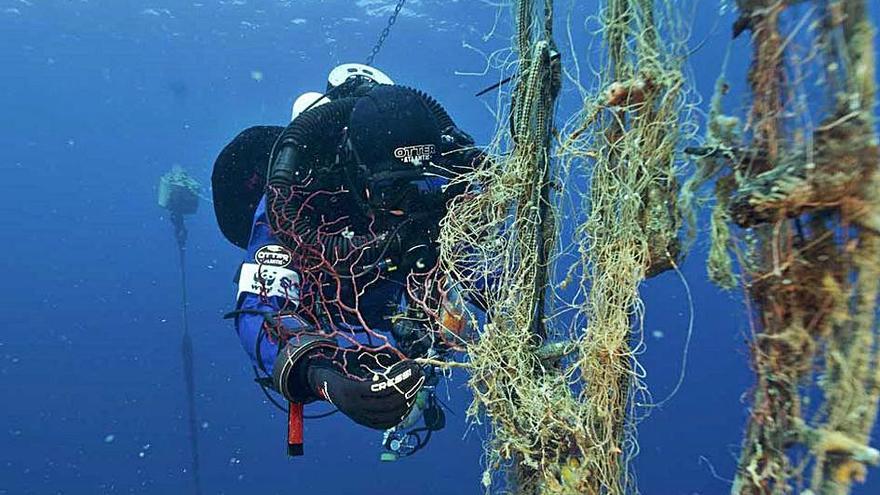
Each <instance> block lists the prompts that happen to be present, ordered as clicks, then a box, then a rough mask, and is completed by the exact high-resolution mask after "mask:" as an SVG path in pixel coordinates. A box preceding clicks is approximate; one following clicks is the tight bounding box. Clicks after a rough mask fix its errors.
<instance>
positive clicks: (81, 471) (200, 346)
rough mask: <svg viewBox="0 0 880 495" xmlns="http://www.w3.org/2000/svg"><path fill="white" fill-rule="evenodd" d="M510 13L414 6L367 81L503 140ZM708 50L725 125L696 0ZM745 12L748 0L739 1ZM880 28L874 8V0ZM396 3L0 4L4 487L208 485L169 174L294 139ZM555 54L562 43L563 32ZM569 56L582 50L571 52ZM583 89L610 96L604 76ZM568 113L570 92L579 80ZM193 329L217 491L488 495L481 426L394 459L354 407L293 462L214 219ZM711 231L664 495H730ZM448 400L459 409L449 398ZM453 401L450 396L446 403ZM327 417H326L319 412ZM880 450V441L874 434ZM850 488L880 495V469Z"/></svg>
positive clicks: (662, 311) (712, 26)
mask: <svg viewBox="0 0 880 495" xmlns="http://www.w3.org/2000/svg"><path fill="white" fill-rule="evenodd" d="M505 3H506V2H505V1H504V0H498V1H494V0H492V1H489V0H484V1H476V0H458V1H455V0H452V1H449V0H409V2H408V3H407V5H406V7H405V9H404V10H403V12H402V13H401V16H400V18H399V19H398V22H397V24H396V25H395V26H394V29H393V30H392V31H391V34H390V36H389V38H388V40H387V42H386V44H385V46H384V48H383V49H382V51H381V53H380V54H379V56H378V57H377V59H376V63H375V65H376V66H377V67H379V68H381V69H382V70H384V71H385V72H387V73H388V74H390V75H391V76H392V77H393V78H394V79H395V80H396V81H397V82H398V83H400V84H405V85H409V86H415V87H418V88H421V89H423V90H425V91H427V92H428V93H430V94H431V95H433V96H434V97H435V98H436V99H438V100H439V101H440V102H441V103H442V104H443V105H444V106H445V107H446V109H447V110H448V111H449V113H450V114H451V115H452V116H453V117H454V118H455V119H456V121H457V122H458V124H459V125H460V126H461V127H462V128H464V129H465V130H467V131H468V132H470V133H471V134H473V135H474V136H475V138H476V139H477V141H478V143H486V142H487V141H488V140H489V139H490V137H491V136H492V135H493V133H494V130H495V127H496V123H495V116H494V115H493V114H492V112H491V110H492V109H493V108H494V102H495V99H494V98H493V96H491V95H490V96H486V97H482V98H477V97H475V96H474V94H475V93H476V92H477V91H479V90H480V89H482V88H483V87H485V86H487V85H489V84H492V83H493V82H497V81H498V80H499V79H500V78H502V77H504V76H505V75H507V74H503V73H502V72H500V71H498V70H496V69H494V68H491V69H490V70H488V71H486V70H485V69H486V60H485V55H486V54H489V53H491V52H493V51H495V50H498V49H503V48H506V47H509V46H510V35H511V33H512V30H513V27H512V24H511V20H510V19H511V18H510V9H509V6H508V7H505V6H504V4H505ZM688 3H689V4H690V5H693V4H694V3H695V4H696V7H695V8H694V9H693V13H692V14H688V17H689V21H688V22H689V23H690V24H691V25H692V27H691V29H692V36H691V41H690V44H691V47H692V49H693V55H692V58H691V68H692V75H693V77H694V82H695V86H696V89H697V90H698V91H699V93H700V94H702V95H703V99H704V101H703V102H702V103H701V105H700V106H701V108H702V109H704V110H705V109H707V107H708V99H709V96H710V95H711V91H712V87H713V84H714V80H715V78H716V77H717V75H718V72H719V70H720V67H721V60H722V59H723V57H724V53H725V50H726V49H727V47H728V44H730V43H731V41H730V26H731V24H732V23H733V21H734V20H735V18H736V15H735V14H732V13H730V12H729V10H728V11H726V12H724V13H722V14H719V12H720V11H721V10H722V9H721V8H720V6H719V4H718V3H717V2H714V1H704V0H699V1H695V2H688ZM727 3H734V2H732V1H731V2H727ZM869 3H871V4H872V8H873V9H874V10H873V12H872V15H873V16H874V18H875V19H877V15H878V7H877V3H876V2H874V1H873V0H872V1H871V2H869ZM597 6H598V3H597V2H596V1H595V0H580V1H575V0H572V1H568V0H560V1H558V2H557V14H558V15H557V17H558V19H557V20H558V22H559V23H560V26H562V25H563V23H564V22H565V20H566V19H571V22H570V26H571V33H572V34H571V40H573V42H574V44H575V50H577V51H578V53H590V50H595V49H597V47H598V43H599V42H598V38H596V37H595V33H593V32H592V31H591V30H590V29H589V28H588V27H585V24H584V23H583V19H584V17H585V16H586V15H588V14H593V13H595V12H596V9H597ZM392 8H393V2H392V1H391V0H357V1H347V0H328V1H316V0H287V1H282V0H263V1H257V0H199V1H193V0H187V1H183V0H127V1H121V0H119V1H111V0H0V144H2V147H0V149H2V150H3V151H2V153H0V172H2V174H0V188H2V194H0V239H2V243H0V246H2V247H0V259H2V262H0V268H2V275H0V280H2V284H0V300H2V301H3V306H2V307H3V312H2V314H3V315H4V318H3V323H2V325H0V328H2V331H0V495H24V494H40V495H42V494H129V493H132V494H166V495H167V494H190V493H194V492H193V488H192V477H191V472H190V469H191V468H190V466H191V461H190V448H189V447H190V444H189V442H188V440H187V438H188V433H187V419H186V395H185V385H184V378H183V368H182V361H181V350H180V347H181V335H182V319H181V311H180V294H181V292H180V291H181V287H180V279H179V266H178V258H177V251H176V245H175V241H174V236H173V232H172V228H171V225H170V223H169V219H168V217H167V216H166V214H165V211H164V210H162V209H161V208H160V207H159V206H158V205H157V184H158V181H159V177H160V176H161V175H162V174H163V173H165V172H166V171H168V170H169V169H170V168H171V167H172V166H174V165H180V166H182V167H185V168H186V169H187V170H188V171H189V172H190V173H191V174H192V175H193V176H194V177H195V178H197V179H198V180H199V181H201V182H202V183H203V184H204V185H205V196H206V197H209V196H210V191H208V189H207V186H208V184H209V183H210V175H211V167H212V164H213V162H214V159H215V157H216V156H217V154H218V152H219V151H220V150H221V149H222V147H223V146H224V145H225V144H226V143H227V142H228V141H229V140H230V139H231V138H232V137H233V136H235V135H236V134H237V133H238V132H239V131H240V130H242V129H244V128H246V127H249V126H252V125H258V124H265V125H286V124H287V122H288V120H289V116H290V107H291V103H292V101H293V99H294V98H295V97H296V96H298V95H299V94H301V93H302V92H304V91H309V90H312V91H322V90H323V88H324V83H325V80H326V74H327V72H328V71H329V70H330V69H331V68H332V67H334V66H335V65H337V64H339V63H343V62H350V61H355V62H360V61H363V60H364V59H365V57H366V56H367V54H368V52H369V49H370V47H371V46H372V45H373V43H374V41H375V39H376V37H377V35H378V33H379V32H380V31H381V29H382V28H383V27H384V25H385V23H386V19H387V17H388V14H389V13H390V10H391V9H392ZM557 34H558V39H559V40H560V44H561V45H563V46H567V43H568V41H567V39H568V35H567V34H566V32H565V30H564V29H563V28H562V27H560V28H559V29H558V32H557ZM732 49H733V50H734V54H735V56H734V57H733V59H732V60H731V63H730V67H729V70H728V79H729V80H730V81H731V85H732V88H733V89H732V92H731V94H730V95H729V96H728V99H727V101H726V103H727V104H728V105H729V107H728V109H729V110H731V111H735V110H736V109H737V108H742V106H743V104H744V103H745V102H746V93H745V91H744V87H745V84H744V82H745V77H746V71H747V67H746V58H747V57H746V56H747V54H748V53H749V40H748V36H746V35H744V36H741V37H740V39H737V40H736V41H735V42H733V45H732ZM564 52H565V53H570V48H565V49H564ZM582 79H583V81H582V82H583V83H584V84H585V85H586V86H587V87H589V86H590V85H591V84H594V83H595V81H592V80H591V79H590V76H589V71H587V70H584V71H583V73H582ZM565 88H566V89H565V91H566V93H565V95H566V96H565V98H567V99H568V100H567V101H568V102H569V103H567V104H563V105H561V107H560V109H559V111H560V113H561V114H565V115H567V114H568V113H570V112H571V111H572V110H573V107H572V106H571V103H570V102H571V101H576V93H574V92H573V91H574V90H573V89H572V87H571V85H570V84H568V83H566V87H565ZM187 226H188V229H189V242H188V248H187V260H186V262H187V270H188V275H189V279H188V289H189V324H190V331H191V334H192V336H193V339H194V366H195V368H194V371H195V387H196V390H197V395H196V405H197V409H198V427H199V430H198V435H199V442H200V450H199V453H200V462H201V471H202V478H203V479H202V484H203V488H204V493H206V494H229V495H232V494H286V495H289V494H358V495H373V494H375V495H380V494H395V495H398V494H425V495H428V494H476V493H481V487H480V475H481V473H482V464H481V461H482V457H481V452H482V451H481V448H482V442H483V440H484V437H485V433H486V431H485V429H484V428H483V427H481V426H478V425H476V426H471V427H469V426H468V424H467V423H466V421H465V414H464V410H465V408H466V406H467V405H468V403H469V400H470V399H469V393H468V391H467V389H466V387H464V385H463V383H464V375H463V374H462V373H460V372H459V373H457V374H456V375H455V376H454V378H453V379H452V380H451V381H450V382H449V383H448V384H447V385H445V386H442V387H441V392H442V394H443V397H444V399H447V400H446V401H447V402H448V403H449V405H450V406H451V407H452V408H453V410H454V411H455V415H450V416H449V417H448V422H449V425H448V427H447V428H446V429H445V430H444V431H442V432H441V433H440V434H436V435H434V438H433V440H432V442H431V444H430V445H429V447H428V448H427V449H426V450H424V451H422V452H420V453H419V454H417V455H415V456H413V457H411V458H408V459H405V460H402V461H399V462H396V463H381V462H380V461H379V453H380V451H381V447H380V440H381V438H380V434H379V433H377V432H374V431H371V430H367V429H364V428H362V427H359V426H357V425H355V424H354V423H352V422H351V421H349V420H348V419H347V418H345V417H342V416H341V415H336V416H333V417H330V418H328V419H324V420H319V421H311V422H307V425H306V431H305V437H306V438H305V442H306V446H305V449H306V455H305V456H304V457H301V458H296V459H288V458H287V457H286V456H285V428H286V418H285V417H284V415H283V414H279V413H278V412H276V411H275V409H273V408H272V407H271V406H270V405H269V404H267V402H266V401H265V399H264V397H263V395H262V393H261V392H260V390H259V388H258V387H257V386H256V385H255V384H254V383H253V381H252V378H253V375H252V371H251V368H250V363H249V360H248V358H247V356H246V355H245V353H244V352H243V350H242V348H241V345H240V343H239V341H238V338H237V336H236V334H235V332H234V330H233V327H232V324H231V323H230V322H229V321H226V320H223V319H221V316H222V315H223V314H224V313H225V312H226V311H229V310H230V309H232V306H233V298H234V295H235V287H234V285H233V282H232V279H233V275H234V274H235V271H236V268H237V266H238V264H239V263H240V262H241V260H242V252H241V251H240V250H239V249H237V248H235V247H234V246H232V245H230V244H229V243H228V242H226V240H225V239H224V238H223V237H222V236H221V234H220V232H219V230H218V228H217V226H216V224H215V219H214V215H213V212H212V209H211V204H209V203H207V202H203V203H202V204H201V207H200V210H199V212H198V213H197V214H196V215H194V216H192V217H188V219H187ZM707 244H708V243H707V238H706V236H705V229H704V232H703V235H702V236H701V238H700V240H699V241H698V242H697V244H696V247H695V250H694V251H693V252H692V253H691V255H690V256H689V258H688V259H687V261H686V263H685V265H684V268H683V272H684V275H685V277H686V278H687V280H688V282H689V284H690V288H691V290H692V293H693V299H694V305H695V311H696V319H695V321H694V326H693V339H692V342H691V347H690V350H689V359H688V362H687V368H686V372H687V374H686V377H685V380H684V382H683V385H682V387H681V389H680V391H679V392H678V394H677V395H675V397H674V398H673V399H671V400H670V401H668V402H667V403H665V405H664V406H663V407H659V408H656V409H655V410H653V412H652V414H651V415H650V416H649V417H648V418H647V419H646V420H644V421H643V422H642V423H641V425H640V428H639V432H640V434H639V442H640V444H641V453H640V455H639V456H638V458H637V460H636V464H635V469H636V473H637V475H638V480H639V486H640V489H641V491H642V493H644V494H647V495H655V494H659V495H666V494H669V495H675V494H683V495H693V494H704V495H705V494H723V493H728V492H729V488H730V482H729V480H730V479H732V478H733V476H734V472H735V465H736V459H737V456H738V453H739V445H740V440H741V437H742V434H743V429H744V425H745V421H746V417H747V411H748V397H749V394H748V391H749V388H750V386H751V384H752V375H751V373H750V371H749V355H748V351H747V347H746V345H745V341H746V336H747V334H748V323H747V321H746V319H745V318H744V307H743V304H742V301H741V295H740V293H739V292H736V291H734V292H723V291H720V290H719V289H717V288H715V287H714V286H713V285H711V284H710V283H709V282H708V281H707V280H706V277H705V270H704V262H705V257H706V249H707ZM643 294H644V298H645V302H646V307H647V315H646V317H647V319H646V323H645V330H646V333H647V335H648V337H647V349H646V350H645V352H644V353H643V355H642V356H641V361H642V363H643V364H644V366H645V368H646V370H647V381H648V384H649V386H650V387H651V390H652V392H653V394H654V397H655V398H658V399H659V398H662V397H665V396H666V395H667V394H668V393H669V392H670V390H671V389H672V388H673V386H674V385H675V383H676V381H677V379H678V376H679V372H680V369H681V366H682V355H683V347H684V343H685V337H686V333H687V332H686V331H687V327H688V311H689V308H688V304H687V298H686V295H685V291H684V288H683V285H682V284H681V282H680V280H679V279H678V277H676V276H675V274H665V275H662V276H660V277H658V278H656V279H652V280H650V281H648V282H647V283H645V284H644V292H643ZM447 390H448V392H447ZM447 393H448V396H447V395H446V394H447ZM317 409H320V407H317V408H316V410H317ZM873 444H874V445H875V446H877V445H880V435H876V434H875V436H874V438H873ZM854 493H856V494H863V495H864V494H872V493H880V472H878V470H877V469H871V470H870V471H869V481H868V483H866V484H865V485H862V486H860V487H858V488H857V489H856V490H855V491H854Z"/></svg>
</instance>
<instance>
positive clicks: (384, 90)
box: [348, 86, 447, 218]
mask: <svg viewBox="0 0 880 495" xmlns="http://www.w3.org/2000/svg"><path fill="white" fill-rule="evenodd" d="M441 139H442V133H441V130H440V127H439V124H438V123H437V119H436V118H435V117H434V114H433V112H432V111H431V110H430V108H429V107H428V106H427V105H426V103H425V101H424V100H423V98H422V96H421V95H420V94H419V93H418V92H416V91H414V90H412V89H408V88H403V87H400V86H379V87H376V88H374V89H373V90H372V91H370V92H369V93H368V94H367V95H366V96H364V97H362V98H360V99H359V100H358V102H357V103H356V104H355V107H354V110H353V111H352V114H351V118H350V120H349V127H348V146H349V150H350V152H351V154H352V155H353V158H354V162H355V163H356V164H357V170H358V176H357V178H356V180H354V183H353V184H351V186H352V189H353V190H354V191H358V192H359V196H360V197H361V198H362V200H363V201H364V204H365V206H366V209H368V210H370V211H371V212H373V213H377V214H380V215H388V214H390V215H396V216H399V217H410V218H416V217H422V216H423V215H425V214H432V213H434V211H435V210H441V209H443V207H444V206H445V199H444V198H443V197H442V190H443V186H444V185H445V184H446V182H447V178H446V177H445V170H444V168H443V167H441V166H440V165H439V163H440V161H441V156H440V146H441Z"/></svg>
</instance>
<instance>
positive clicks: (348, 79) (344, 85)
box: [326, 64, 394, 100]
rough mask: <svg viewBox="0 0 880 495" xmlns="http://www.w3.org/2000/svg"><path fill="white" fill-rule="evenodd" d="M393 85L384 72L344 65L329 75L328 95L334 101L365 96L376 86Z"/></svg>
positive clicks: (357, 65) (366, 67) (362, 66)
mask: <svg viewBox="0 0 880 495" xmlns="http://www.w3.org/2000/svg"><path fill="white" fill-rule="evenodd" d="M380 84H385V85H393V84H394V81H392V80H391V78H390V77H388V76H387V75H385V73H384V72H382V71H380V70H379V69H376V68H374V67H370V66H369V65H364V64H342V65H339V66H337V67H335V68H334V69H333V70H331V71H330V74H328V75H327V93H326V94H327V95H328V97H331V98H332V99H334V100H335V99H338V98H345V97H349V96H363V95H365V94H366V93H368V92H369V91H370V90H371V89H373V88H374V87H375V86H377V85H380Z"/></svg>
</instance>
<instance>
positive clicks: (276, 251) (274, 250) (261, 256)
mask: <svg viewBox="0 0 880 495" xmlns="http://www.w3.org/2000/svg"><path fill="white" fill-rule="evenodd" d="M292 259H293V256H291V254H290V251H288V250H287V248H285V247H284V246H279V245H278V244H269V245H266V246H263V247H261V248H260V249H258V250H257V252H256V254H254V261H256V262H257V264H259V265H267V266H277V267H281V268H284V267H286V266H288V265H290V261H291V260H292Z"/></svg>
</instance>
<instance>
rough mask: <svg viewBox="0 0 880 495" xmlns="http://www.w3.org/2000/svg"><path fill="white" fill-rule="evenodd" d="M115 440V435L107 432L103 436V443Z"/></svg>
mask: <svg viewBox="0 0 880 495" xmlns="http://www.w3.org/2000/svg"><path fill="white" fill-rule="evenodd" d="M114 440H116V435H114V434H112V433H109V434H107V436H106V437H104V443H113V441H114Z"/></svg>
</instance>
